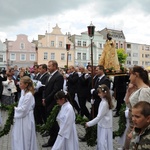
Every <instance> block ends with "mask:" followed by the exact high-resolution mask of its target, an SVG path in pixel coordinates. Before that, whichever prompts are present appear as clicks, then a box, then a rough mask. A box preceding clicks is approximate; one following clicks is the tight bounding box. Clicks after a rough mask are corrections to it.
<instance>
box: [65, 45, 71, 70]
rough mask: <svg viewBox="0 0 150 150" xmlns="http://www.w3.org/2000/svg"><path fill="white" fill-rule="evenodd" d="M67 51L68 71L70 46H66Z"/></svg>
mask: <svg viewBox="0 0 150 150" xmlns="http://www.w3.org/2000/svg"><path fill="white" fill-rule="evenodd" d="M66 50H67V64H66V65H67V69H68V56H69V50H70V44H66Z"/></svg>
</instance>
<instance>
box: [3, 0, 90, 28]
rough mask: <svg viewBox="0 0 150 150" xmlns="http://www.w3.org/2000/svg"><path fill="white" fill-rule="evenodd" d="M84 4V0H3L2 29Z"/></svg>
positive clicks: (88, 0)
mask: <svg viewBox="0 0 150 150" xmlns="http://www.w3.org/2000/svg"><path fill="white" fill-rule="evenodd" d="M86 2H90V0H86ZM84 3H85V1H82V0H24V1H23V0H3V1H1V2H0V22H1V24H0V27H4V26H10V25H15V24H16V23H18V22H19V21H21V20H24V19H32V18H37V17H41V16H44V15H49V16H51V15H57V14H60V13H62V12H63V11H65V10H69V9H77V8H78V7H79V6H80V5H82V4H84Z"/></svg>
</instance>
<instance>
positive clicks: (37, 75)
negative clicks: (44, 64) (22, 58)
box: [33, 65, 40, 80]
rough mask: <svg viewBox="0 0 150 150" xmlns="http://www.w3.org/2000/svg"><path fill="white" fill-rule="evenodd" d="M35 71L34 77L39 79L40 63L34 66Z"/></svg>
mask: <svg viewBox="0 0 150 150" xmlns="http://www.w3.org/2000/svg"><path fill="white" fill-rule="evenodd" d="M33 72H34V75H33V79H34V80H39V78H40V72H39V65H34V66H33Z"/></svg>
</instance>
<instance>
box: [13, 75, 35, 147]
mask: <svg viewBox="0 0 150 150" xmlns="http://www.w3.org/2000/svg"><path fill="white" fill-rule="evenodd" d="M20 88H21V90H22V91H21V97H20V99H19V103H18V106H17V107H15V108H14V109H15V110H14V125H13V129H12V150H37V142H36V133H35V123H34V116H33V109H34V105H35V100H34V96H33V93H34V87H33V82H32V80H31V79H30V78H29V77H28V76H24V77H22V78H21V80H20Z"/></svg>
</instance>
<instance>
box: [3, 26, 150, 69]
mask: <svg viewBox="0 0 150 150" xmlns="http://www.w3.org/2000/svg"><path fill="white" fill-rule="evenodd" d="M108 32H110V33H111V35H112V38H113V40H114V41H115V43H116V49H119V48H123V49H125V51H126V53H127V54H128V57H127V61H126V64H125V66H126V67H131V66H134V65H140V66H143V67H145V68H146V67H148V66H150V45H146V44H139V43H131V42H126V39H125V35H124V33H123V31H122V30H113V29H108V28H104V29H102V30H101V31H95V33H94V37H93V40H92V41H93V44H92V45H93V65H94V66H96V65H98V62H99V59H100V56H101V54H102V51H103V48H104V44H105V41H106V39H107V33H108ZM66 44H70V45H71V47H70V50H69V51H67V50H66ZM67 58H68V60H67ZM49 60H56V61H57V62H58V64H59V67H61V68H64V67H65V66H66V65H67V61H68V66H70V65H74V66H79V65H83V66H85V67H86V65H87V64H88V62H91V39H90V37H89V36H88V32H87V31H85V32H82V33H81V35H76V34H74V35H71V34H70V33H67V34H63V33H62V32H61V28H59V27H58V25H57V24H56V26H55V27H54V28H53V30H52V32H50V33H47V32H46V33H45V35H38V40H34V41H32V42H29V41H28V36H27V35H25V34H19V35H17V39H16V41H9V40H7V39H6V40H5V42H4V43H2V42H1V41H0V68H4V67H5V68H8V67H13V66H14V65H18V67H28V66H29V67H31V66H33V63H34V62H35V61H37V62H38V64H43V63H45V64H48V61H49Z"/></svg>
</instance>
